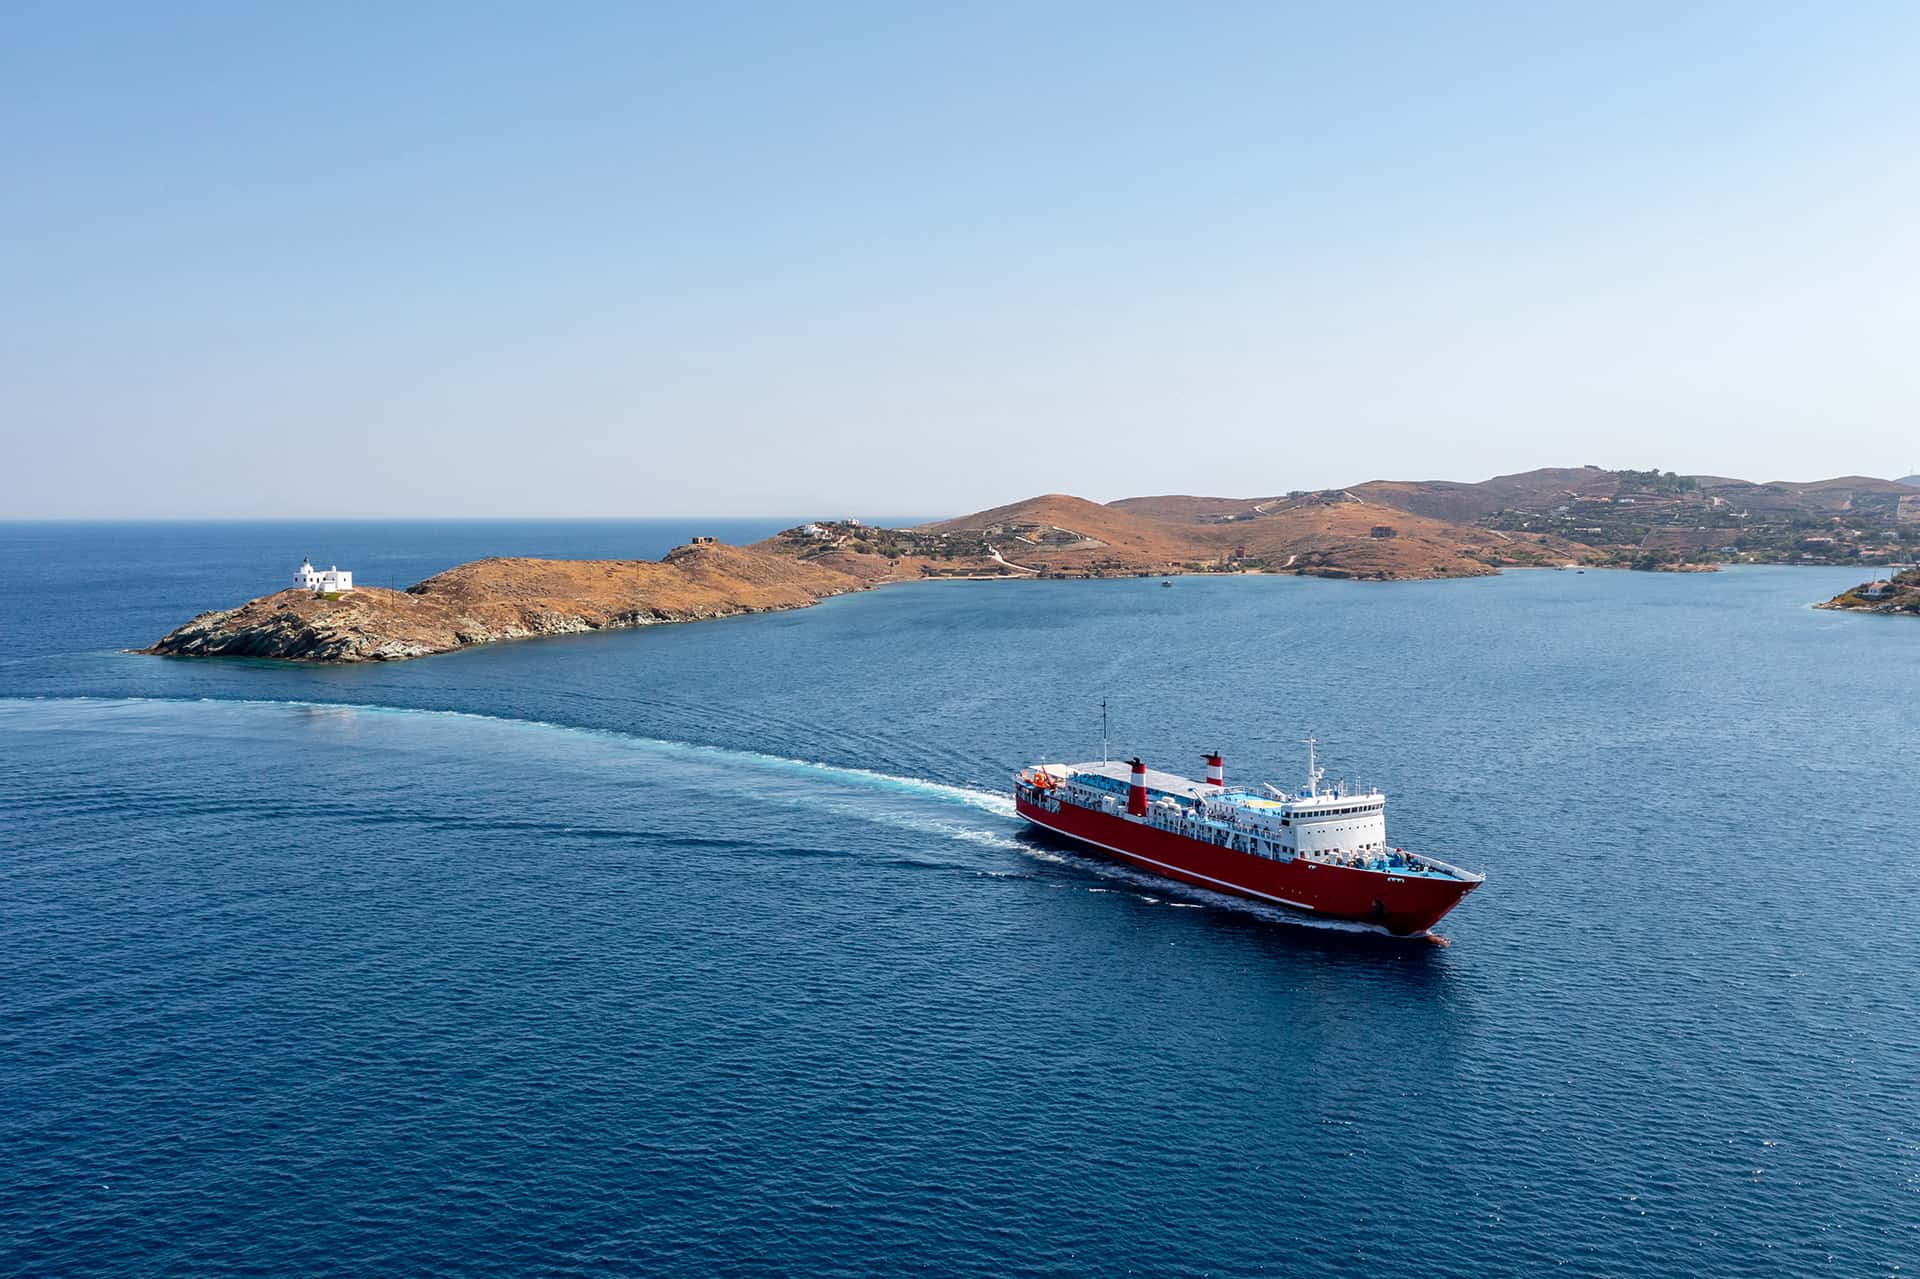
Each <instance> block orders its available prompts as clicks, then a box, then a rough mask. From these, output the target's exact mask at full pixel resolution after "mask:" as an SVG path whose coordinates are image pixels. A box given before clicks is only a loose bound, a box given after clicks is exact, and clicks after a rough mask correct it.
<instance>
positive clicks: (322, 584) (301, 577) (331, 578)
mask: <svg viewBox="0 0 1920 1279" xmlns="http://www.w3.org/2000/svg"><path fill="white" fill-rule="evenodd" d="M293 584H294V585H295V586H297V587H299V588H300V589H301V590H303V591H319V592H320V593H321V594H331V593H332V592H334V591H350V590H352V589H353V574H351V573H345V572H342V571H341V569H340V566H339V565H338V564H335V565H334V566H333V567H332V568H329V569H316V568H315V567H314V566H313V561H311V560H301V561H300V567H299V569H298V570H297V571H296V572H295V573H294V575H293Z"/></svg>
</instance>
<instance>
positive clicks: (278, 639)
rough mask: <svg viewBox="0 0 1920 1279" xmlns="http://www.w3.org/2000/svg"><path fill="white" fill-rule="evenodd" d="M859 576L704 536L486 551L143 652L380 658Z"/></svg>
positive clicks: (210, 620) (727, 605)
mask: <svg viewBox="0 0 1920 1279" xmlns="http://www.w3.org/2000/svg"><path fill="white" fill-rule="evenodd" d="M867 584H868V583H866V582H863V581H861V580H860V579H859V578H858V577H856V576H854V575H852V574H848V573H843V572H839V571H836V570H834V569H833V568H831V567H829V566H826V565H818V564H808V563H804V562H802V561H800V560H797V559H795V558H793V557H791V556H784V555H777V554H772V553H769V552H766V551H758V550H752V549H748V548H743V547H736V546H722V545H719V544H716V543H706V544H702V545H695V546H683V547H680V548H678V549H677V550H675V551H673V552H671V553H670V554H668V555H667V556H666V557H665V558H664V559H661V560H658V561H654V560H538V559H486V560H476V561H474V562H473V563H471V564H462V565H460V566H459V567H457V568H452V569H448V570H447V571H446V572H444V573H441V574H438V575H436V576H434V577H430V578H428V579H427V580H426V581H424V582H421V583H419V584H417V585H414V586H410V587H408V588H407V589H406V590H404V591H394V590H386V589H383V588H380V587H357V588H354V589H351V590H347V591H339V592H326V593H321V592H315V591H310V590H303V589H300V588H297V587H296V588H293V589H289V590H284V591H280V592H277V593H275V594H273V595H265V596H262V597H260V598H259V599H256V600H250V601H248V602H247V603H245V604H242V605H241V606H240V607H238V608H233V609H227V610H225V611H223V612H213V613H203V614H201V615H200V616H199V617H196V618H194V619H193V620H192V621H190V622H188V623H187V624H186V625H184V626H182V627H180V628H179V629H177V630H175V631H173V632H172V633H170V634H168V635H167V636H166V637H165V638H163V639H161V640H160V641H159V642H158V643H156V644H155V645H154V646H153V647H152V648H149V649H147V650H145V651H146V652H149V653H157V654H162V655H166V656H177V657H276V658H284V659H290V660H294V661H307V662H377V661H392V660H395V659H399V658H407V657H425V656H428V655H429V654H433V653H445V652H450V651H452V650H453V649H457V648H466V647H468V646H470V645H474V644H491V643H495V642H497V641H500V640H511V639H528V638H532V637H534V636H541V635H570V634H577V633H580V632H584V631H597V630H608V629H616V628H621V627H633V626H649V625H654V624H656V623H661V622H691V621H697V620H701V619H704V618H714V617H731V616H735V615H737V614H742V613H756V612H765V611H768V610H772V609H786V608H801V607H804V606H805V605H808V604H813V603H816V602H818V601H819V600H821V599H824V598H826V597H827V596H830V595H838V594H842V593H844V592H847V591H853V590H860V589H862V588H863V587H864V586H866V585H867Z"/></svg>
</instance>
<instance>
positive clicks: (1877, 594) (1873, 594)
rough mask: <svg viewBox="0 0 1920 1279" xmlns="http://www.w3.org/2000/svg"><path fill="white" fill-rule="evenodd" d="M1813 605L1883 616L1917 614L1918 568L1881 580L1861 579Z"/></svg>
mask: <svg viewBox="0 0 1920 1279" xmlns="http://www.w3.org/2000/svg"><path fill="white" fill-rule="evenodd" d="M1814 607H1815V608H1825V609H1832V610H1834V611H1836V612H1841V613H1878V614H1881V615H1883V616H1887V617H1903V616H1904V617H1920V568H1910V569H1907V570H1905V571H1904V572H1900V573H1896V574H1894V575H1893V577H1892V578H1890V579H1887V580H1885V581H1875V582H1862V583H1861V584H1860V585H1858V586H1855V587H1852V588H1851V589H1849V590H1844V591H1842V592H1840V593H1839V594H1838V595H1836V596H1834V597H1833V598H1832V599H1830V600H1824V601H1822V602H1821V603H1818V604H1815V605H1814Z"/></svg>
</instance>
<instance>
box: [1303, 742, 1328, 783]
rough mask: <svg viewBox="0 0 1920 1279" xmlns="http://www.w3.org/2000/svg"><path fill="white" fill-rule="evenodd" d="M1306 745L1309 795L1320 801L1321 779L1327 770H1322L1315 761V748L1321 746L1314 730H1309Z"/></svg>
mask: <svg viewBox="0 0 1920 1279" xmlns="http://www.w3.org/2000/svg"><path fill="white" fill-rule="evenodd" d="M1306 745H1307V794H1308V795H1309V796H1311V797H1312V798H1314V799H1318V798H1319V797H1320V778H1321V776H1322V775H1323V774H1324V773H1325V772H1326V770H1325V769H1323V768H1321V767H1320V766H1319V764H1318V763H1317V762H1316V761H1315V759H1314V755H1313V748H1314V747H1315V746H1317V745H1319V739H1318V738H1316V737H1315V736H1314V735H1313V730H1312V729H1308V730H1307V737H1306Z"/></svg>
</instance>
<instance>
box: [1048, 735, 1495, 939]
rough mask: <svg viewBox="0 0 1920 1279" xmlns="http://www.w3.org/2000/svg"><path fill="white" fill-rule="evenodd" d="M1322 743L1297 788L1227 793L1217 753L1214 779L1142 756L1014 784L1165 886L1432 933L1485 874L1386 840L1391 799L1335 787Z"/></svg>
mask: <svg viewBox="0 0 1920 1279" xmlns="http://www.w3.org/2000/svg"><path fill="white" fill-rule="evenodd" d="M1317 744H1318V743H1317V741H1316V740H1315V739H1314V738H1313V737H1311V736H1309V737H1308V738H1307V739H1306V741H1305V743H1304V745H1305V746H1306V748H1307V777H1306V782H1305V784H1304V785H1302V786H1301V788H1300V789H1299V790H1298V791H1295V792H1292V793H1289V792H1287V791H1284V790H1281V789H1279V788H1277V787H1273V786H1262V787H1260V788H1259V790H1258V791H1254V790H1247V789H1241V788H1237V787H1230V786H1228V785H1227V784H1226V773H1225V761H1224V760H1223V758H1222V757H1221V755H1220V753H1219V752H1218V751H1210V752H1208V753H1207V754H1205V755H1204V756H1202V758H1203V759H1205V760H1206V765H1207V776H1206V780H1205V781H1193V780H1192V779H1190V778H1186V777H1180V776H1178V775H1176V774H1173V773H1162V772H1158V771H1156V770H1154V769H1150V768H1148V767H1147V766H1146V765H1145V764H1144V763H1142V762H1141V761H1140V760H1139V759H1138V758H1135V759H1132V760H1128V761H1126V762H1121V761H1119V760H1111V761H1109V760H1105V759H1103V760H1101V761H1099V762H1098V763H1088V764H1034V765H1031V766H1030V767H1027V768H1024V769H1022V770H1021V771H1020V773H1019V774H1018V776H1016V777H1015V779H1014V785H1013V797H1014V806H1015V808H1016V809H1017V810H1018V811H1019V814H1020V816H1021V817H1023V818H1025V819H1026V820H1027V821H1029V822H1031V823H1032V824H1033V825H1035V826H1038V827H1041V828H1043V829H1045V830H1049V831H1053V832H1054V833H1055V834H1059V835H1064V836H1066V837H1067V838H1069V839H1073V840H1077V841H1078V842H1080V843H1082V844H1086V845H1089V846H1091V847H1093V848H1096V849H1099V850H1100V851H1101V852H1103V853H1106V854H1108V855H1109V856H1111V857H1114V858H1116V859H1118V860H1119V861H1122V862H1124V863H1126V864H1127V865H1129V866H1133V867H1136V868H1137V869H1140V870H1143V871H1147V872H1149V873H1151V874H1154V875H1159V876H1161V877H1163V878H1166V879H1173V880H1178V881H1180V882H1181V883H1186V884H1194V885H1197V886H1199V887H1201V888H1211V889H1214V890H1216V891H1219V892H1225V893H1232V894H1235V895H1237V896H1240V897H1248V898H1252V899H1254V900H1257V901H1263V902H1269V903H1272V904H1274V905H1276V906H1284V907H1287V908H1289V909H1291V910H1297V911H1303V912H1306V913H1308V914H1313V915H1319V916H1324V917H1327V918H1332V919H1340V920H1347V921H1351V922H1354V923H1360V924H1366V925H1370V926H1372V927H1374V928H1377V929H1380V930H1382V931H1384V932H1388V933H1391V934H1393V935H1394V936H1397V937H1415V936H1422V935H1425V934H1426V933H1427V931H1428V930H1429V929H1431V928H1432V927H1433V926H1434V925H1435V924H1437V923H1439V922H1440V920H1441V918H1442V917H1443V916H1445V915H1446V913H1447V912H1448V911H1450V910H1452V909H1453V908H1454V907H1455V906H1458V905H1459V904H1460V901H1461V899H1462V898H1464V897H1465V896H1466V895H1467V894H1468V893H1470V892H1472V891H1473V890H1474V889H1476V888H1478V887H1479V886H1480V885H1481V884H1482V883H1484V882H1485V880H1486V876H1485V875H1480V874H1475V873H1474V872H1472V871H1467V870H1462V869H1461V868H1460V867H1458V866H1451V865H1448V864H1447V863H1446V862H1443V861H1441V860H1439V859H1438V858H1435V857H1429V856H1426V855H1424V854H1413V853H1409V852H1407V851H1406V850H1405V849H1403V848H1396V847H1394V846H1393V845H1391V844H1389V843H1388V842H1387V816H1386V809H1387V797H1386V795H1385V794H1383V793H1382V792H1380V791H1378V790H1360V789H1357V788H1356V789H1351V790H1350V789H1348V788H1347V787H1346V785H1345V784H1344V783H1337V784H1334V785H1328V784H1327V782H1326V770H1325V769H1323V768H1321V767H1320V766H1319V764H1318V762H1317V760H1316V757H1315V752H1314V748H1315V746H1316V745H1317Z"/></svg>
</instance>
